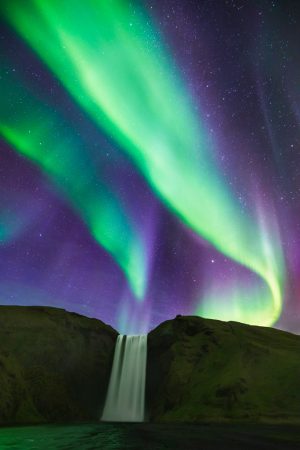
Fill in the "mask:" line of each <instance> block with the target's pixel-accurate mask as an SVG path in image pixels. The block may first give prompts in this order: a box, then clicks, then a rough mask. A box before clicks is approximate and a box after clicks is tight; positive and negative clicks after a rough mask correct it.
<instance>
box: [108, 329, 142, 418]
mask: <svg viewBox="0 0 300 450" xmlns="http://www.w3.org/2000/svg"><path fill="white" fill-rule="evenodd" d="M146 360H147V335H146V334H145V335H140V336H125V335H122V334H120V335H119V336H118V338H117V343H116V348H115V354H114V360H113V366H112V371H111V375H110V380H109V385H108V391H107V395H106V401H105V406H104V410H103V414H102V420H104V421H112V422H143V420H144V418H145V383H146Z"/></svg>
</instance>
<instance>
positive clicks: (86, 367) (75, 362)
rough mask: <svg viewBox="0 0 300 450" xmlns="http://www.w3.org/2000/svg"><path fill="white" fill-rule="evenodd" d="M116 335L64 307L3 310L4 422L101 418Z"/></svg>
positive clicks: (0, 371)
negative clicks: (67, 310)
mask: <svg viewBox="0 0 300 450" xmlns="http://www.w3.org/2000/svg"><path fill="white" fill-rule="evenodd" d="M116 337H117V332H116V331H115V330H113V329H112V328H111V327H109V326H107V325H105V324H104V323H102V322H101V321H99V320H95V319H89V318H87V317H83V316H80V315H78V314H74V313H69V312H66V311H65V310H63V309H56V308H47V307H20V306H0V424H8V423H14V424H16V423H41V422H57V421H59V422H65V421H81V420H97V419H98V418H99V414H100V412H101V408H102V405H103V402H104V398H105V395H106V390H107V385H108V380H109V375H110V370H111V365H112V358H113V352H114V346H115V341H116Z"/></svg>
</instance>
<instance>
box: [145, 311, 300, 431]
mask: <svg viewBox="0 0 300 450" xmlns="http://www.w3.org/2000/svg"><path fill="white" fill-rule="evenodd" d="M147 405H148V415H149V419H150V420H151V421H156V422H176V421H178V422H200V421H201V422H220V421H222V422H226V421H231V422H239V421H247V422H270V423H271V422H273V423H274V422H275V423H276V422H286V423H300V336H298V335H293V334H290V333H287V332H284V331H280V330H276V329H273V328H263V327H256V326H249V325H244V324H241V323H236V322H221V321H217V320H208V319H202V318H200V317H181V316H177V318H176V319H174V320H169V321H167V322H164V323H162V324H161V325H159V326H158V327H157V328H156V329H154V330H153V331H151V332H150V333H149V336H148V370H147Z"/></svg>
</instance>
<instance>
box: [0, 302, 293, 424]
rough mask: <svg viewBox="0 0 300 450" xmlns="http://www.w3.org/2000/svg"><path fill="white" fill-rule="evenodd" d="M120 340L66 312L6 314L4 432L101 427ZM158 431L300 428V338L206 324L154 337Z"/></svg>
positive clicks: (183, 322)
mask: <svg viewBox="0 0 300 450" xmlns="http://www.w3.org/2000/svg"><path fill="white" fill-rule="evenodd" d="M116 337H117V332H116V331H115V330H113V329H112V328H111V327H109V326H107V325H105V324H104V323H102V322H101V321H99V320H96V319H89V318H87V317H83V316H80V315H78V314H74V313H70V312H67V311H64V310H62V309H56V308H46V307H20V306H0V425H1V424H9V423H11V424H17V423H18V424H21V423H43V422H45V423H47V422H76V421H97V420H98V419H99V417H100V414H101V411H102V406H103V403H104V400H105V395H106V391H107V386H108V381H109V375H110V370H111V365H112V359H113V352H114V347H115V342H116ZM146 405H147V414H148V418H149V420H150V421H152V422H170V423H171V422H193V423H197V422H202V423H203V422H204V423H205V422H234V423H235V422H253V423H257V422H269V423H298V424H299V423H300V336H297V335H293V334H290V333H287V332H284V331H279V330H276V329H273V328H263V327H256V326H249V325H244V324H241V323H235V322H221V321H217V320H208V319H202V318H200V317H181V316H178V317H177V318H176V319H174V320H169V321H166V322H164V323H162V324H160V325H159V326H158V327H157V328H155V329H154V330H153V331H151V332H150V333H149V335H148V358H147V376H146Z"/></svg>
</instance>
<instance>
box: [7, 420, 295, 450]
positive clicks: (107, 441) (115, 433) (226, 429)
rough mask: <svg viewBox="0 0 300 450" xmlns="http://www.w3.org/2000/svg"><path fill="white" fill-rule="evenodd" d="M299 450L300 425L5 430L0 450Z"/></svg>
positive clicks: (107, 425)
mask: <svg viewBox="0 0 300 450" xmlns="http://www.w3.org/2000/svg"><path fill="white" fill-rule="evenodd" d="M12 449H15V450H34V449H39V450H40V449H41V450H93V449H99V450H215V449H222V450H226V449H230V450H247V449H249V450H251V449H262V450H263V449H274V450H275V449H276V450H296V449H298V450H299V449H300V427H297V426H267V425H259V426H258V425H236V426H233V425H177V424H173V425H157V424H147V423H145V424H125V423H123V424H111V423H97V424H80V425H43V426H27V427H10V428H0V450H12Z"/></svg>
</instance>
